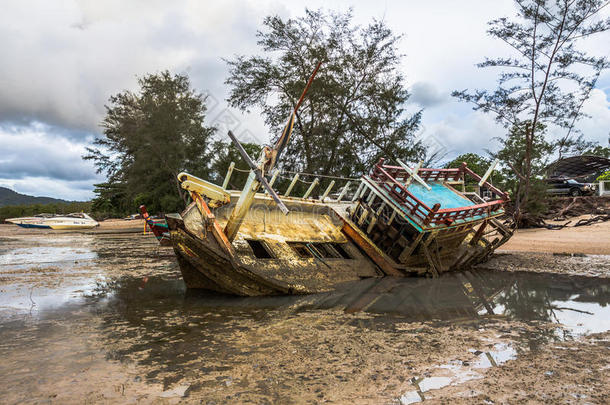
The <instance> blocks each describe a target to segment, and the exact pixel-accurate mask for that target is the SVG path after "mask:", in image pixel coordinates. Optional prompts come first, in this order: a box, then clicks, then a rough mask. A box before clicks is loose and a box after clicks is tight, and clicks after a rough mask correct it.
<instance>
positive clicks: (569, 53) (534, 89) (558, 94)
mask: <svg viewBox="0 0 610 405" xmlns="http://www.w3.org/2000/svg"><path fill="white" fill-rule="evenodd" d="M515 3H516V6H517V10H518V11H517V16H516V18H513V19H509V18H506V17H503V18H499V19H496V20H493V21H491V22H489V30H488V33H489V34H490V35H491V36H492V37H495V38H497V39H499V40H500V41H502V42H503V43H504V44H505V45H506V46H507V47H508V48H509V50H510V51H511V53H512V54H511V56H509V57H500V58H488V59H486V60H485V61H484V62H482V63H480V64H479V65H478V66H479V67H481V68H490V67H491V68H497V69H499V70H500V71H501V73H500V75H499V79H498V87H497V88H496V89H495V90H474V91H468V90H463V91H456V92H454V93H453V95H454V96H455V97H457V98H459V99H460V100H463V101H467V102H470V103H473V104H474V109H475V110H480V111H483V112H486V113H492V114H494V115H495V117H496V118H497V120H498V121H499V122H501V123H503V124H504V125H505V126H506V127H507V128H509V129H510V133H509V135H508V136H510V137H513V138H514V136H515V134H517V135H520V136H522V137H523V140H522V145H523V156H522V157H523V161H522V164H521V165H520V166H519V167H516V166H514V165H512V163H511V162H510V161H506V162H504V163H505V164H507V165H509V166H511V165H512V166H511V169H512V170H513V172H514V174H515V176H516V177H517V179H518V182H519V185H518V187H517V190H518V193H517V194H516V195H515V196H514V198H515V220H516V222H517V224H519V223H520V222H521V217H522V214H523V213H524V212H526V211H527V206H528V200H529V198H530V197H531V195H530V194H531V193H530V191H531V189H532V182H533V180H534V174H535V168H534V164H535V160H536V159H537V155H539V152H540V151H536V150H535V149H536V145H537V144H538V145H539V144H541V142H540V136H544V131H545V130H547V131H548V130H550V129H554V130H562V131H563V135H562V139H563V141H560V143H559V146H561V145H564V147H565V146H566V145H571V144H572V143H573V142H571V141H570V139H571V137H572V136H573V135H574V134H576V133H577V132H578V131H576V130H575V128H576V127H575V125H576V123H577V122H578V121H579V120H581V119H582V118H584V117H585V116H586V115H585V113H584V112H583V110H582V106H583V104H584V103H585V101H586V100H587V99H588V97H589V95H590V93H591V90H592V89H593V88H594V87H595V84H596V82H597V79H598V77H599V76H600V74H601V72H602V71H603V70H605V69H607V68H608V67H609V66H610V65H609V63H608V60H607V59H606V58H605V57H601V56H593V55H590V54H588V53H587V52H585V51H584V48H583V47H582V46H580V45H581V42H583V41H585V40H587V39H588V38H590V37H591V36H593V35H596V34H599V33H602V32H604V31H607V30H608V29H609V28H610V19H603V18H602V17H601V14H602V10H604V8H605V7H606V6H607V5H608V2H607V1H602V0H517V1H516V2H515ZM556 132H557V131H556ZM513 141H514V139H513V140H512V141H511V142H510V143H514V142H513Z"/></svg>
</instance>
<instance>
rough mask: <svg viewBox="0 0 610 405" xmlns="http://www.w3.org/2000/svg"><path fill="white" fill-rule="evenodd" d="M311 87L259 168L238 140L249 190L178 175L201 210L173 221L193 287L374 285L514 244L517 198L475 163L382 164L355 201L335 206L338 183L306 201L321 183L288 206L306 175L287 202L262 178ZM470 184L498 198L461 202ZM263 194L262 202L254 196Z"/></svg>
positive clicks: (304, 289) (256, 291) (244, 291)
mask: <svg viewBox="0 0 610 405" xmlns="http://www.w3.org/2000/svg"><path fill="white" fill-rule="evenodd" d="M316 70H317V69H316ZM314 74H315V72H314ZM312 79H313V76H312V78H311V79H310V81H309V83H308V85H307V87H306V88H305V91H304V92H303V95H302V96H301V99H300V100H299V102H298V103H297V106H296V107H295V110H294V112H293V114H292V116H291V117H290V120H289V122H288V124H287V125H286V128H285V129H284V132H283V133H282V136H281V137H280V139H279V140H278V141H277V143H276V144H275V146H274V147H273V148H271V147H265V148H264V149H263V153H262V154H261V158H260V159H259V162H258V164H255V163H254V162H252V160H251V159H250V157H249V156H248V155H247V153H246V152H245V151H244V150H243V148H242V147H241V145H240V144H239V142H238V141H237V140H236V139H235V137H234V136H233V134H232V133H231V132H230V131H229V136H230V137H231V139H232V140H233V142H234V144H235V146H236V147H237V149H238V150H239V151H240V154H241V156H242V157H243V159H244V160H245V161H246V162H247V163H248V165H249V166H250V168H251V170H250V174H249V177H248V180H247V182H246V185H245V186H244V189H243V190H242V191H241V192H239V191H227V190H225V189H224V187H221V186H218V185H215V184H212V183H209V182H207V181H205V180H202V179H198V178H196V177H194V176H191V175H189V174H187V173H181V174H179V175H178V180H179V181H180V183H181V186H182V188H184V189H185V190H187V191H189V192H190V194H191V197H192V199H193V203H192V204H190V205H189V206H188V207H187V208H186V209H185V211H184V212H183V213H182V215H177V214H171V215H167V216H166V220H167V223H168V226H169V229H170V235H171V241H172V245H173V247H174V250H175V252H176V255H177V257H178V262H179V264H180V269H181V271H182V275H183V278H184V281H185V283H186V285H187V287H189V288H204V289H211V290H215V291H219V292H223V293H232V294H237V295H276V294H300V293H313V292H319V291H325V290H329V289H331V288H333V286H335V285H336V284H338V283H341V282H346V281H352V280H358V279H361V278H367V277H375V276H383V275H388V276H406V275H414V274H421V275H423V274H429V275H432V276H438V275H439V274H440V273H442V272H446V271H450V270H457V269H464V268H468V267H470V266H471V265H472V264H476V263H478V262H480V261H482V260H485V259H486V258H487V257H488V256H489V255H490V254H491V253H492V252H493V250H494V249H496V248H497V247H498V246H500V245H501V244H502V243H504V242H505V241H507V240H508V238H510V236H511V234H512V232H511V231H510V230H509V229H507V228H506V227H504V226H503V225H502V224H501V223H500V222H499V221H498V219H497V217H499V216H500V215H502V214H503V213H504V207H503V205H504V203H505V202H506V201H507V200H508V195H507V194H505V193H503V192H502V191H500V190H498V189H496V188H495V187H493V186H492V185H491V184H489V183H488V182H487V181H486V178H487V176H489V174H490V173H491V171H488V173H486V175H485V176H483V178H481V177H479V176H478V175H477V174H475V173H473V172H472V171H471V170H470V169H469V168H468V167H466V164H464V165H463V166H462V167H460V168H457V169H424V168H421V164H418V165H417V166H416V167H414V168H411V167H408V166H407V165H405V164H404V163H402V162H401V161H400V160H398V161H397V163H398V164H399V165H398V166H390V165H387V164H385V162H384V161H383V159H382V160H381V161H380V162H379V163H377V164H376V165H375V166H374V167H373V170H372V171H371V172H370V174H369V175H368V176H363V177H362V179H361V181H360V186H359V187H358V190H357V191H356V193H355V194H354V195H353V196H351V198H349V199H347V201H345V199H344V197H345V196H346V193H347V191H348V189H349V182H348V184H347V185H345V186H344V187H343V188H342V191H341V192H340V194H339V196H338V197H337V198H336V199H333V200H332V201H328V200H327V196H328V195H330V191H331V189H332V187H333V186H334V184H335V181H332V182H331V183H330V184H329V185H328V187H327V188H326V191H324V193H323V194H322V195H321V197H320V198H319V199H311V198H308V197H309V196H310V195H312V191H313V189H314V187H315V186H316V184H317V182H316V181H314V182H313V183H312V184H311V186H310V187H309V189H308V190H307V192H306V193H305V194H304V195H303V197H302V198H295V197H290V196H289V195H290V193H291V191H292V189H293V186H294V184H295V183H296V181H297V180H298V175H297V176H295V177H294V179H293V180H292V182H291V183H290V186H289V187H288V189H287V190H286V192H285V194H284V196H282V197H280V196H278V195H277V193H276V192H275V190H274V189H273V188H272V185H273V182H274V180H275V177H276V175H274V176H272V177H271V179H270V180H269V181H267V179H266V178H265V173H267V174H271V173H273V172H272V169H273V168H274V165H275V163H276V161H277V159H278V158H279V156H280V155H281V152H282V150H283V149H284V148H285V146H286V144H287V142H288V140H289V138H290V131H291V129H292V125H293V123H294V119H295V115H296V111H297V109H298V107H299V105H300V103H301V102H302V100H303V97H304V95H305V92H306V91H307V88H308V87H309V84H310V83H311V80H312ZM275 173H277V172H275ZM228 176H229V175H228ZM466 177H471V178H473V179H474V180H476V181H477V182H478V183H479V186H484V187H486V188H487V189H489V190H492V191H493V192H494V193H495V194H496V195H497V196H499V199H497V200H494V201H489V202H486V201H482V200H481V201H477V200H476V198H477V197H478V196H469V195H467V194H466V193H463V192H459V191H458V190H457V189H456V188H454V186H455V185H457V184H459V185H462V186H463V185H464V181H465V178H466ZM225 184H228V181H227V180H225ZM261 186H262V187H263V188H264V189H265V191H266V193H265V194H263V193H257V191H258V190H259V189H260V188H261ZM212 210H214V211H212ZM286 214H287V215H286Z"/></svg>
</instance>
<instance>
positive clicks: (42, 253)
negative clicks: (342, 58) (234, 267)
mask: <svg viewBox="0 0 610 405" xmlns="http://www.w3.org/2000/svg"><path fill="white" fill-rule="evenodd" d="M142 228H143V223H142V221H124V220H116V221H105V222H103V223H102V225H101V226H100V227H99V228H98V229H100V230H104V231H107V230H119V231H120V230H126V229H127V230H128V229H142ZM589 228H590V227H589ZM584 229H586V228H584ZM576 231H578V232H576V233H578V234H581V232H580V230H579V229H576ZM550 232H555V233H554V234H549V233H550ZM562 232H564V233H565V234H566V235H567V234H570V233H571V232H573V230H571V229H564V230H562V231H541V232H534V233H530V232H527V233H525V234H534V235H538V236H537V237H540V236H541V235H542V236H544V235H547V234H549V235H555V234H561V233H562ZM602 234H603V231H602ZM521 237H522V236H521V234H520V233H518V235H517V237H516V239H515V241H516V242H518V241H519V238H521ZM526 245H527V244H523V246H526ZM517 260H521V262H520V263H522V264H527V265H529V266H530V268H531V267H536V266H537V267H539V268H545V269H547V271H544V272H545V273H557V272H561V269H567V270H566V271H565V272H566V273H567V274H569V276H561V275H557V274H531V273H519V272H514V271H513V270H515V269H519V267H518V266H516V264H517V263H516V261H517ZM494 261H495V262H494ZM583 261H587V263H596V264H595V266H596V267H595V266H593V267H595V268H596V269H597V270H595V272H597V273H600V275H601V273H604V271H605V270H604V269H605V268H607V267H608V266H609V262H610V261H609V260H608V259H607V256H602V255H589V256H587V257H581V256H565V255H555V256H554V255H553V254H551V253H541V252H529V251H521V252H517V251H513V252H509V251H504V252H500V253H499V254H496V255H495V256H494V257H493V258H492V260H490V261H489V262H488V263H487V265H488V267H489V268H491V269H502V270H507V271H506V272H496V273H484V272H483V273H477V272H463V273H460V274H457V275H449V276H450V277H444V278H441V279H423V278H422V279H414V278H406V279H403V280H401V281H402V282H403V283H406V284H404V285H403V287H404V288H397V289H396V290H392V291H387V292H384V293H383V294H381V295H380V296H379V297H374V299H372V300H371V301H370V308H369V306H367V308H369V310H370V311H369V312H359V313H351V312H350V311H346V310H345V309H347V307H348V305H349V304H350V303H352V302H354V300H355V299H357V300H358V302H359V301H360V298H359V297H361V295H358V294H361V293H362V291H363V290H359V289H358V288H354V289H350V290H349V291H355V293H356V294H357V295H356V297H353V298H349V297H348V296H342V295H339V296H325V295H321V296H317V297H316V296H304V297H276V298H271V297H267V298H254V299H239V298H236V297H222V296H219V295H217V294H209V295H205V294H191V293H192V292H189V291H185V289H184V283H183V282H182V279H181V275H180V272H179V269H178V266H177V263H176V261H175V256H174V254H173V252H172V251H171V248H161V247H159V246H158V243H157V241H156V239H155V238H154V237H153V236H152V235H150V234H149V235H142V232H141V231H139V232H134V233H123V232H115V233H113V234H106V233H99V232H93V233H78V232H72V233H69V232H56V231H45V230H35V229H22V228H18V227H16V226H12V225H0V357H1V358H2V359H3V361H2V362H0V403H2V404H4V403H6V404H20V403H50V404H72V403H74V404H80V403H158V404H168V403H189V404H190V403H193V404H200V403H204V404H221V403H286V404H291V403H294V404H301V403H322V402H332V403H337V404H352V403H359V404H368V403H370V404H378V403H387V404H408V403H414V402H420V401H422V400H424V398H425V401H426V402H430V403H455V404H470V403H544V402H547V403H558V402H559V403H565V402H568V403H569V402H571V403H583V402H588V403H599V404H604V403H608V392H610V379H609V378H608V375H607V370H608V366H607V358H608V354H609V351H608V348H609V346H608V344H609V343H608V342H609V335H608V333H609V332H608V331H609V330H610V324H609V323H608V319H610V316H608V307H607V302H608V293H607V291H610V289H609V284H608V283H610V281H608V280H607V279H606V278H604V279H602V278H591V276H594V275H596V274H597V273H590V271H591V270H590V269H591V268H593V267H592V266H591V265H587V266H584V265H583V264H582V263H583ZM494 263H495V264H494ZM511 263H512V264H511ZM545 266H546V267H545ZM587 272H589V273H587ZM605 273H606V274H607V273H608V271H605ZM574 274H586V275H588V276H589V277H577V276H574ZM366 281H367V280H363V282H366ZM364 291H366V290H364ZM415 292H418V293H417V294H416V293H415ZM348 298H349V299H348ZM369 298H371V297H369ZM375 308H377V309H375ZM393 308H403V309H401V310H400V311H398V310H394V309H393Z"/></svg>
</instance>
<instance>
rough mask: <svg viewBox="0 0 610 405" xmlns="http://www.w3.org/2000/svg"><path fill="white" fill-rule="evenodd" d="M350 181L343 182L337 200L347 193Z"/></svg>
mask: <svg viewBox="0 0 610 405" xmlns="http://www.w3.org/2000/svg"><path fill="white" fill-rule="evenodd" d="M351 183H352V182H351V181H348V182H347V183H345V187H343V188H342V189H341V192H340V193H339V197H337V202H339V201H341V199H342V198H343V196H344V195H345V193H347V190H348V189H349V186H350V184H351Z"/></svg>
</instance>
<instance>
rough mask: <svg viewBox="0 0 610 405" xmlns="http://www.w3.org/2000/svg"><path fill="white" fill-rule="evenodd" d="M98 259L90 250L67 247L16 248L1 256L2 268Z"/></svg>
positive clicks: (0, 263)
mask: <svg viewBox="0 0 610 405" xmlns="http://www.w3.org/2000/svg"><path fill="white" fill-rule="evenodd" d="M96 257H97V254H96V253H95V252H92V251H91V250H89V249H74V248H71V247H67V246H61V247H56V246H37V247H28V248H16V249H12V250H10V251H8V252H4V253H2V254H1V255H0V265H2V266H6V265H9V266H12V267H13V268H14V267H15V266H23V265H28V264H35V265H39V264H45V263H53V264H57V263H61V262H66V261H71V262H75V261H82V260H92V259H95V258H96Z"/></svg>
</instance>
